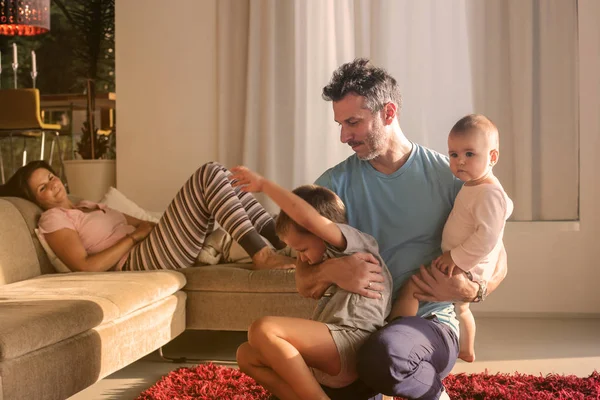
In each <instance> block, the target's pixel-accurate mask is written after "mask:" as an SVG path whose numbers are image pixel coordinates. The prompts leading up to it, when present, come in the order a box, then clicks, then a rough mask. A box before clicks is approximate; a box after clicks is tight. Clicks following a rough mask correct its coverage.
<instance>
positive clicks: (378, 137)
mask: <svg viewBox="0 0 600 400" xmlns="http://www.w3.org/2000/svg"><path fill="white" fill-rule="evenodd" d="M365 144H366V145H367V147H368V148H369V152H368V153H367V154H366V155H364V156H362V157H361V156H358V158H359V159H360V160H362V161H371V160H373V159H375V158H377V157H379V156H380V155H381V154H382V153H383V148H384V146H385V136H384V134H383V132H373V133H372V134H371V135H369V136H368V137H367V138H366V140H365Z"/></svg>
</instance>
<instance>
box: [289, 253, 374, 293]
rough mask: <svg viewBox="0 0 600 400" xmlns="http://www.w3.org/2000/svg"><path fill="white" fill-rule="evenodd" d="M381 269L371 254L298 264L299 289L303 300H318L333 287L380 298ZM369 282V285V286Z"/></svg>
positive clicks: (297, 283)
mask: <svg viewBox="0 0 600 400" xmlns="http://www.w3.org/2000/svg"><path fill="white" fill-rule="evenodd" d="M381 272H382V268H381V266H380V265H379V263H378V261H377V259H376V258H375V257H374V256H373V255H372V254H369V253H356V254H353V255H351V256H346V257H340V258H333V259H329V260H326V261H324V262H322V263H321V264H318V265H308V264H304V263H301V262H300V261H298V263H297V264H296V288H297V289H298V292H299V293H300V294H301V295H302V296H304V297H312V298H313V299H319V298H321V297H322V296H323V294H324V293H325V291H326V290H327V288H328V287H329V286H331V285H332V284H336V285H337V286H339V287H340V288H342V289H344V290H347V291H349V292H352V293H357V294H360V295H362V296H365V297H369V298H372V299H378V298H380V297H381V292H382V291H383V290H384V286H383V285H382V284H381V282H383V281H384V278H383V275H382V273H381ZM369 283H370V286H369Z"/></svg>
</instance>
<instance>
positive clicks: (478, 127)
mask: <svg viewBox="0 0 600 400" xmlns="http://www.w3.org/2000/svg"><path fill="white" fill-rule="evenodd" d="M498 148H499V141H498V129H497V128H496V126H495V125H494V124H493V123H492V121H490V120H489V119H487V118H486V117H484V116H483V115H476V114H472V115H467V116H466V117H463V118H462V119H461V120H459V121H458V122H457V123H456V124H455V125H454V127H453V128H452V130H451V131H450V134H449V136H448V155H449V156H450V169H451V170H452V173H453V174H454V175H455V176H456V177H457V178H458V179H460V180H462V181H463V182H464V183H465V184H464V186H463V188H462V189H461V190H460V192H459V193H458V196H457V197H456V200H455V202H454V207H453V208H452V211H451V212H450V215H449V216H448V220H447V221H446V225H445V226H444V231H443V233H442V251H443V254H442V255H441V256H440V257H438V258H437V259H435V260H434V261H433V262H432V263H431V266H432V267H435V268H439V269H441V270H442V271H444V272H446V273H447V274H448V275H452V274H459V273H466V274H467V275H468V276H469V278H470V279H471V280H473V281H475V282H479V284H480V285H482V287H485V282H486V281H487V280H488V279H489V278H490V276H491V275H492V273H493V272H494V267H495V265H496V262H497V261H498V255H499V252H500V250H501V247H502V236H503V234H504V226H505V223H506V220H507V219H508V217H509V216H510V214H511V213H512V211H513V203H512V201H511V200H510V198H509V197H508V196H507V195H506V193H505V192H504V189H503V188H502V185H501V184H500V181H498V179H497V178H496V177H495V176H494V173H493V171H492V169H493V167H494V165H495V164H496V163H497V162H498V156H499V151H498ZM456 267H458V268H456ZM415 290H416V287H415V285H414V284H413V283H412V281H408V283H407V284H406V285H405V286H403V287H402V288H401V289H400V294H399V296H398V299H397V300H396V302H395V303H394V306H393V308H392V312H391V313H390V316H389V320H390V321H391V320H392V319H394V318H395V317H398V316H411V315H416V313H417V308H418V306H419V304H418V301H417V300H416V299H415V298H414V296H413V294H414V292H415ZM455 308H456V311H457V316H458V320H459V322H460V352H459V355H458V356H459V358H461V359H463V360H465V361H467V362H472V361H474V360H475V320H474V319H473V314H472V313H471V310H470V308H469V303H457V304H456V305H455Z"/></svg>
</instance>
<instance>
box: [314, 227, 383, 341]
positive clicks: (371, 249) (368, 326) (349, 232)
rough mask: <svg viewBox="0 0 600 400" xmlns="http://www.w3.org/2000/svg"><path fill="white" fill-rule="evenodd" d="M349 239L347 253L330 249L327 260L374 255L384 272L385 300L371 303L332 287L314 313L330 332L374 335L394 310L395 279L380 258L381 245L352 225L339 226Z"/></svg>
mask: <svg viewBox="0 0 600 400" xmlns="http://www.w3.org/2000/svg"><path fill="white" fill-rule="evenodd" d="M337 225H338V226H339V227H340V230H341V231H342V234H343V235H344V237H345V238H346V249H344V250H343V251H340V250H339V249H336V248H334V247H332V246H329V245H328V246H327V251H326V256H327V257H328V258H338V257H343V256H348V255H351V254H354V253H371V254H372V255H373V256H375V257H376V258H377V260H378V261H379V264H380V265H381V267H382V268H383V272H382V273H383V277H384V282H383V285H384V287H385V289H384V290H383V292H382V293H381V294H382V298H380V299H370V298H367V297H364V296H361V295H359V294H356V293H351V292H348V291H346V290H344V289H341V288H339V287H337V286H336V285H331V286H330V287H329V288H328V289H327V291H326V292H325V295H324V296H323V297H322V298H321V299H320V300H319V302H318V304H317V307H316V309H315V311H314V313H313V317H312V319H313V320H314V321H319V322H323V323H325V324H327V325H328V327H329V329H330V330H340V329H357V328H358V329H361V330H364V331H367V332H374V331H376V330H377V329H379V328H381V327H382V326H383V325H384V324H385V318H386V317H387V316H388V314H389V313H390V311H391V307H392V275H391V274H390V272H389V270H388V268H387V266H386V265H385V262H384V261H383V259H382V258H381V256H380V255H379V246H378V245H377V241H376V240H375V239H374V238H373V237H372V236H370V235H368V234H366V233H363V232H361V231H359V230H357V229H355V228H353V227H351V226H349V225H345V224H337Z"/></svg>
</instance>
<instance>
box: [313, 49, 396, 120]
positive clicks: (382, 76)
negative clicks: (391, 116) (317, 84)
mask: <svg viewBox="0 0 600 400" xmlns="http://www.w3.org/2000/svg"><path fill="white" fill-rule="evenodd" d="M348 93H355V94H357V95H360V96H363V97H364V98H365V102H366V107H367V108H368V109H369V110H371V112H373V113H374V112H377V111H379V110H381V109H382V108H383V106H384V105H386V104H387V103H390V102H391V103H394V104H395V105H396V107H398V110H400V108H402V96H401V95H400V88H399V87H398V83H396V80H395V79H394V78H393V77H392V76H391V75H390V74H388V73H387V71H386V70H384V69H383V68H378V67H375V66H373V65H372V64H371V63H370V62H369V60H368V59H366V58H357V59H355V60H354V61H352V62H349V63H346V64H344V65H342V66H341V67H339V68H338V69H337V70H335V72H334V73H333V76H332V77H331V81H329V84H327V86H325V87H324V88H323V99H324V100H327V101H340V100H342V99H343V98H344V97H345V96H346V95H347V94H348Z"/></svg>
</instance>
